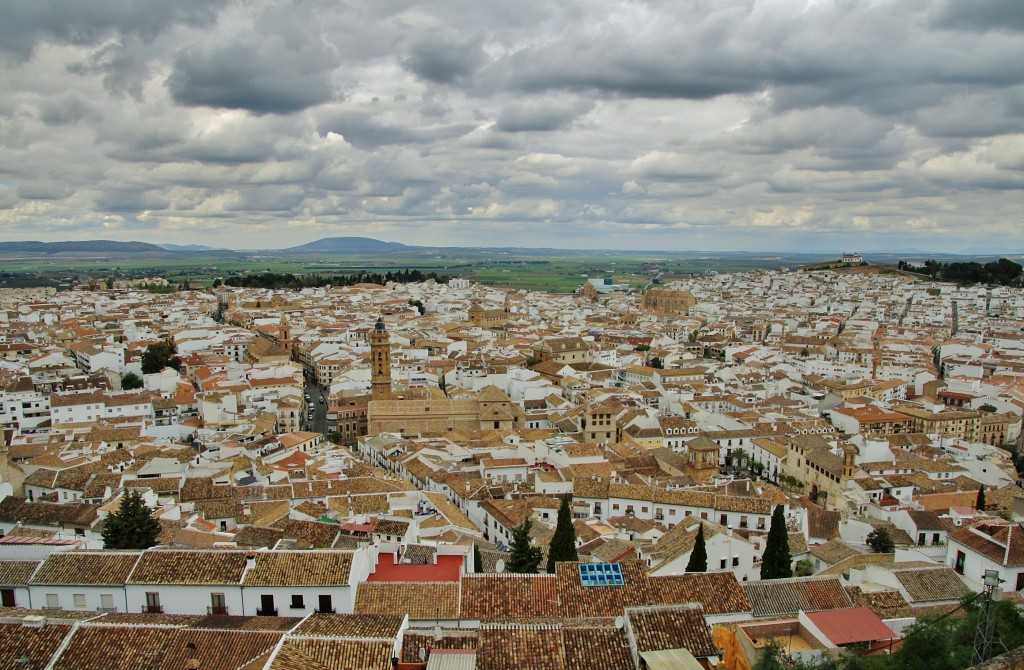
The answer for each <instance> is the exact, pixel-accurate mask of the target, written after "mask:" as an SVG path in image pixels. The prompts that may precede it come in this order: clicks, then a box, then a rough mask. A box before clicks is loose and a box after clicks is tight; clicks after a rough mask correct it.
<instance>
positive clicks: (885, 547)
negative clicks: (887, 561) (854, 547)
mask: <svg viewBox="0 0 1024 670" xmlns="http://www.w3.org/2000/svg"><path fill="white" fill-rule="evenodd" d="M865 542H866V543H867V545H868V546H869V547H871V551H873V552H875V553H876V554H891V553H892V552H893V551H895V549H896V545H895V544H893V541H892V536H890V535H889V531H888V530H886V529H885V528H876V529H874V530H873V531H871V532H870V533H868V537H867V539H866V540H865Z"/></svg>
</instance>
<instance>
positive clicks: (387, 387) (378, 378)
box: [370, 316, 391, 400]
mask: <svg viewBox="0 0 1024 670" xmlns="http://www.w3.org/2000/svg"><path fill="white" fill-rule="evenodd" d="M370 366H371V368H370V389H371V390H370V400H391V338H390V337H388V331H387V330H386V329H385V328H384V319H383V317H380V316H378V317H377V323H376V324H374V326H373V332H372V333H370Z"/></svg>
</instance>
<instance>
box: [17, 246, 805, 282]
mask: <svg viewBox="0 0 1024 670" xmlns="http://www.w3.org/2000/svg"><path fill="white" fill-rule="evenodd" d="M803 262H807V259H803ZM800 264H801V258H794V257H785V256H772V257H765V256H754V255H751V254H737V255H735V256H730V255H726V254H714V255H708V254H705V255H695V254H682V253H678V254H666V253H665V252H650V253H649V254H648V253H643V252H614V251H590V252H577V251H554V250H530V249H519V250H488V249H453V248H447V249H418V250H415V251H402V252H400V253H393V254H386V255H375V256H374V255H357V254H330V253H324V252H316V253H312V252H309V253H294V252H274V251H266V252H219V251H203V252H188V253H167V254H147V255H145V256H139V255H137V254H136V255H133V254H121V255H117V256H114V255H110V254H98V253H92V254H84V253H73V254H66V253H61V254H52V255H42V254H39V255H37V256H36V257H24V256H22V257H9V258H0V272H5V273H11V274H10V275H9V276H8V279H9V280H10V282H11V283H10V284H8V285H40V284H44V283H51V284H52V283H61V284H62V285H64V286H68V285H70V284H72V283H83V282H87V281H90V280H92V281H103V280H105V279H106V278H108V277H114V278H139V277H146V276H160V277H163V278H165V279H167V280H168V281H171V282H176V283H182V282H184V281H185V280H186V279H187V280H188V281H189V285H190V286H191V287H193V288H201V287H205V286H209V285H211V284H212V283H213V281H214V280H215V279H217V278H220V279H222V280H223V279H226V278H228V277H231V276H236V275H244V274H249V273H259V272H273V273H278V274H295V275H307V274H315V275H321V276H323V277H331V276H335V275H351V274H355V273H360V272H374V273H381V274H384V273H387V272H389V271H391V272H399V271H402V270H407V269H408V270H416V269H418V270H421V271H423V272H424V273H430V272H436V273H437V274H438V275H439V276H443V277H465V278H467V279H470V280H472V281H476V282H479V283H482V284H488V285H492V286H499V287H503V288H513V289H526V290H536V291H548V292H553V293H568V292H571V291H574V290H575V289H577V288H579V287H580V286H581V285H582V284H583V283H584V282H585V281H586V278H587V277H592V278H610V279H611V280H612V281H613V282H614V283H617V284H626V285H629V286H630V288H631V289H635V290H640V289H643V288H644V287H645V286H648V285H649V284H650V283H651V282H652V281H655V280H660V281H662V282H667V281H671V280H672V279H675V278H679V277H683V276H688V275H690V274H693V273H707V272H718V273H726V272H743V271H748V270H753V269H757V268H767V269H778V268H780V267H784V266H788V267H796V266H798V265H800Z"/></svg>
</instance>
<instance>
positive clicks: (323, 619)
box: [293, 614, 404, 640]
mask: <svg viewBox="0 0 1024 670" xmlns="http://www.w3.org/2000/svg"><path fill="white" fill-rule="evenodd" d="M403 618H404V617H403V616H402V615H401V614H311V615H310V616H309V618H307V619H306V620H305V621H303V622H302V625H300V626H299V627H298V628H296V629H295V630H294V631H293V633H294V634H295V635H298V636H310V637H334V638H339V637H340V638H356V639H380V640H385V639H393V638H394V637H395V636H396V635H398V631H399V629H400V628H401V626H402V620H403Z"/></svg>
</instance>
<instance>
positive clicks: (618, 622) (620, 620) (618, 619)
mask: <svg viewBox="0 0 1024 670" xmlns="http://www.w3.org/2000/svg"><path fill="white" fill-rule="evenodd" d="M625 623H626V620H625V619H623V618H622V617H620V616H617V617H615V627H616V628H622V626H623V625H624V624H625Z"/></svg>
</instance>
